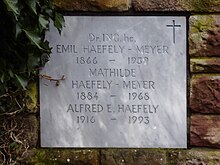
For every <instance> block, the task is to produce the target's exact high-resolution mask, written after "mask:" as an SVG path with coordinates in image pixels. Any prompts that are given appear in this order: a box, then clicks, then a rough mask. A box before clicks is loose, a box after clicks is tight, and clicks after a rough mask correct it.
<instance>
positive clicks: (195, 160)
mask: <svg viewBox="0 0 220 165" xmlns="http://www.w3.org/2000/svg"><path fill="white" fill-rule="evenodd" d="M219 164H220V151H219V150H214V151H213V150H208V149H207V150H204V149H203V150H202V149H191V150H173V151H168V153H167V165H219Z"/></svg>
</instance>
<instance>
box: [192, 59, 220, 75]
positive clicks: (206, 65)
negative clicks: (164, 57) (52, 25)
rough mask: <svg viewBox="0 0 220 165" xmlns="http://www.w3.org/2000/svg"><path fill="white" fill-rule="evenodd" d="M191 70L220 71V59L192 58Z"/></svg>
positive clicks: (195, 71)
mask: <svg viewBox="0 0 220 165" xmlns="http://www.w3.org/2000/svg"><path fill="white" fill-rule="evenodd" d="M190 71H191V72H192V73H220V59H219V58H205V59H199V58H196V59H190Z"/></svg>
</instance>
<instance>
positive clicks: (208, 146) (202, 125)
mask: <svg viewBox="0 0 220 165" xmlns="http://www.w3.org/2000/svg"><path fill="white" fill-rule="evenodd" d="M54 5H55V6H56V8H57V9H58V10H61V11H68V12H74V13H78V14H80V13H84V12H85V11H87V12H88V11H89V12H95V13H96V14H99V15H101V14H102V13H103V12H105V14H108V13H111V12H114V14H115V13H116V15H122V14H126V13H128V14H134V15H138V14H146V15H147V14H149V13H150V14H151V15H152V14H155V15H157V14H160V15H161V14H163V13H164V14H166V15H169V14H170V15H185V16H186V17H187V18H188V16H189V18H188V24H189V30H188V57H189V58H188V59H189V60H188V61H189V65H188V66H189V67H188V69H189V70H188V74H189V75H188V78H189V79H188V83H189V90H188V110H187V111H188V149H186V150H175V149H173V150H172V149H169V150H168V149H43V148H40V145H39V141H40V139H39V136H38V135H39V120H38V118H39V117H38V116H39V112H38V108H37V102H36V100H37V97H38V96H37V92H36V91H37V90H36V86H35V85H31V86H30V89H29V92H28V93H27V101H28V102H29V103H30V104H29V105H30V107H28V108H29V109H30V112H28V113H30V115H29V116H26V117H24V119H22V120H23V121H24V123H28V126H27V130H28V131H26V134H27V135H26V136H27V140H28V141H29V142H31V143H30V144H31V145H30V146H29V148H28V150H27V151H26V152H24V154H23V155H22V156H21V158H20V159H19V162H20V163H21V164H74V165H124V164H125V165H144V164H149V165H157V164H158V165H160V164H161V165H164V164H173V165H175V164H181V165H182V164H213V165H217V164H220V150H219V149H218V148H220V115H219V114H220V58H219V57H220V15H218V14H220V0H130V1H129V0H84V1H82V0H54ZM97 12H98V13H97ZM25 121H26V122H25Z"/></svg>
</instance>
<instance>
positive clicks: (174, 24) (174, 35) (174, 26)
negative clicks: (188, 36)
mask: <svg viewBox="0 0 220 165" xmlns="http://www.w3.org/2000/svg"><path fill="white" fill-rule="evenodd" d="M167 27H172V28H173V43H174V44H175V43H176V27H181V25H176V22H175V20H173V24H172V25H167Z"/></svg>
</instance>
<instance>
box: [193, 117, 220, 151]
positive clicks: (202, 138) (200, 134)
mask: <svg viewBox="0 0 220 165" xmlns="http://www.w3.org/2000/svg"><path fill="white" fill-rule="evenodd" d="M190 144H191V145H192V146H200V147H214V148H220V117H219V116H212V115H207V116H206V115H192V116H191V126H190Z"/></svg>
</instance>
